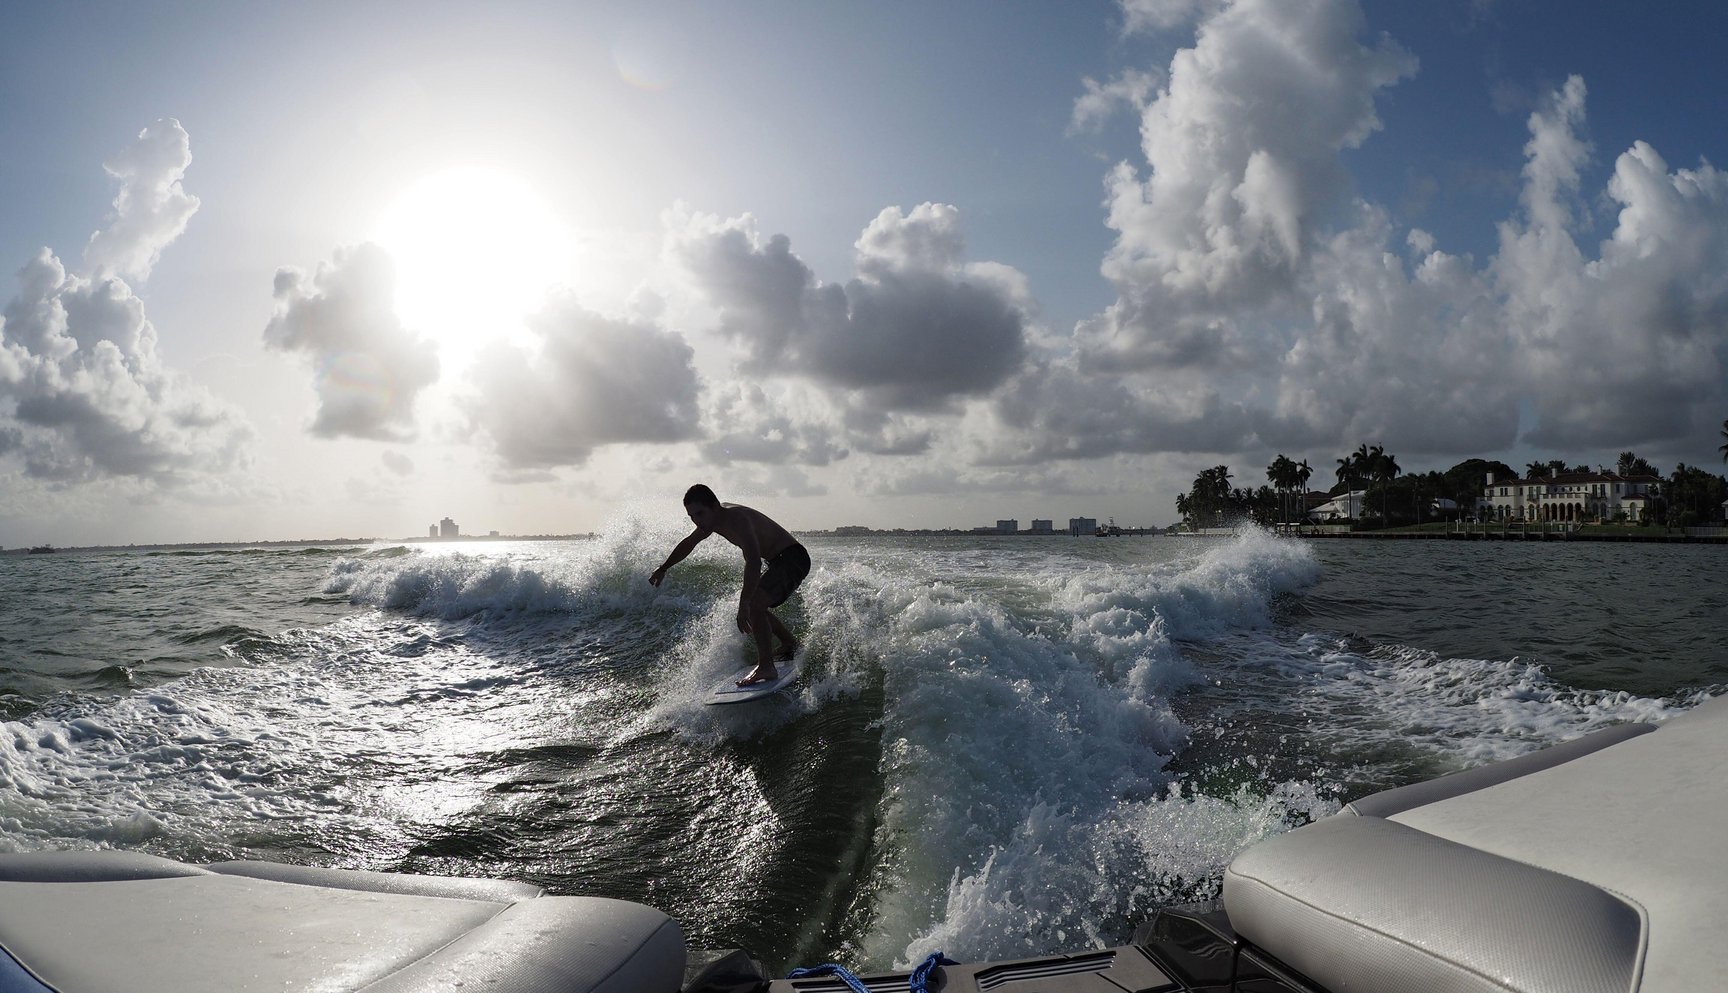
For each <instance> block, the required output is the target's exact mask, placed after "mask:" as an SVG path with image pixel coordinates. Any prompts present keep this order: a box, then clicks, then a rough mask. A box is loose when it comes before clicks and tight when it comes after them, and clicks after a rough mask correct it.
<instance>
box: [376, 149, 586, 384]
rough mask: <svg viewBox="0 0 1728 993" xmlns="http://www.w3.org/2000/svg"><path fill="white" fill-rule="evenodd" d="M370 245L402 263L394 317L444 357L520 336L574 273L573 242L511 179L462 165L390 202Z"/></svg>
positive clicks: (542, 203) (540, 201)
mask: <svg viewBox="0 0 1728 993" xmlns="http://www.w3.org/2000/svg"><path fill="white" fill-rule="evenodd" d="M372 240H373V241H375V242H377V243H378V244H379V245H381V246H383V248H384V250H385V251H387V252H389V253H390V256H391V258H393V259H394V260H395V262H396V314H397V316H398V317H399V318H401V320H402V323H403V324H405V325H406V326H407V327H408V328H409V329H410V330H412V331H415V332H418V333H420V334H424V335H427V336H429V337H430V338H432V339H433V340H434V341H435V342H437V343H438V344H439V346H440V352H441V353H442V354H443V355H444V357H446V358H455V359H458V360H460V359H461V358H463V357H466V356H470V355H472V353H473V352H474V351H475V350H477V349H479V348H480V347H481V346H482V345H484V344H485V343H486V342H489V341H492V340H494V339H497V338H499V337H503V336H509V335H513V334H515V333H517V332H518V331H519V330H520V328H521V327H522V323H523V319H524V318H525V317H526V316H527V315H528V314H530V313H532V312H533V311H535V310H537V309H539V307H540V305H541V304H542V303H543V302H544V300H545V298H546V293H547V291H548V290H549V289H550V288H552V287H553V286H554V285H556V284H558V283H559V282H560V281H561V280H563V279H565V278H566V277H567V276H568V267H569V265H570V238H569V234H568V232H566V231H565V230H564V229H563V228H562V227H561V226H560V225H559V223H558V221H557V219H556V218H555V216H554V214H553V212H552V210H551V208H550V207H549V206H548V205H547V203H546V201H545V200H543V199H542V198H541V197H540V196H538V195H537V194H536V193H535V192H534V190H533V189H532V188H530V187H529V186H528V184H526V183H524V182H523V181H522V180H521V179H519V178H517V177H516V176H514V175H513V174H511V173H509V172H506V171H503V170H499V169H493V168H487V167H477V166H465V167H461V168H451V169H446V170H444V171H441V172H436V173H433V174H431V175H428V176H426V177H424V178H422V179H420V180H418V181H416V182H414V183H413V184H411V185H409V186H408V187H407V188H405V189H404V190H403V191H402V192H401V193H400V194H398V195H397V196H396V198H395V199H394V200H392V201H391V202H390V204H389V206H388V207H386V208H385V209H384V211H383V213H382V214H380V215H379V218H378V223H377V225H376V227H375V228H374V230H373V235H372Z"/></svg>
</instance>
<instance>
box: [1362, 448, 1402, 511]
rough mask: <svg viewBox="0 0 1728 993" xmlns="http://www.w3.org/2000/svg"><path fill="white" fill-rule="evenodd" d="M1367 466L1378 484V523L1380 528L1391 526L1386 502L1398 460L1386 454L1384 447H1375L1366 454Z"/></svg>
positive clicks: (1396, 474)
mask: <svg viewBox="0 0 1728 993" xmlns="http://www.w3.org/2000/svg"><path fill="white" fill-rule="evenodd" d="M1368 466H1369V471H1370V472H1371V473H1372V474H1373V476H1374V480H1375V482H1377V483H1379V484H1380V523H1381V525H1382V526H1384V525H1388V524H1391V523H1392V517H1391V515H1390V514H1389V513H1388V512H1387V509H1386V501H1387V498H1388V497H1389V496H1390V495H1391V491H1392V480H1393V479H1395V478H1397V476H1398V473H1399V471H1400V470H1399V468H1398V458H1397V456H1394V455H1388V454H1386V449H1385V448H1384V447H1382V446H1380V445H1375V446H1374V448H1373V450H1372V451H1370V452H1369V454H1368Z"/></svg>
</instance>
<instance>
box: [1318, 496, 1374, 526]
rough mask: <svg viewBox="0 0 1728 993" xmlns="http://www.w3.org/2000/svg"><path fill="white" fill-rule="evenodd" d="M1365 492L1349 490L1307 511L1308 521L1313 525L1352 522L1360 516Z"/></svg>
mask: <svg viewBox="0 0 1728 993" xmlns="http://www.w3.org/2000/svg"><path fill="white" fill-rule="evenodd" d="M1367 493H1368V491H1367V490H1351V491H1350V492H1348V493H1340V494H1339V495H1337V496H1335V497H1332V498H1331V499H1330V500H1327V501H1326V502H1325V503H1322V504H1320V505H1319V506H1317V507H1313V508H1311V509H1310V510H1309V511H1308V520H1309V521H1311V522H1313V523H1315V524H1325V523H1327V522H1329V521H1353V520H1355V519H1356V518H1358V517H1361V516H1362V498H1363V497H1364V496H1366V495H1367Z"/></svg>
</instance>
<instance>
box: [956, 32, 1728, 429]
mask: <svg viewBox="0 0 1728 993" xmlns="http://www.w3.org/2000/svg"><path fill="white" fill-rule="evenodd" d="M1124 10H1125V11H1127V12H1128V15H1129V18H1128V20H1129V27H1130V28H1138V29H1142V30H1151V29H1169V28H1171V27H1175V26H1180V24H1181V23H1182V22H1183V20H1184V17H1186V16H1188V15H1190V14H1191V15H1193V16H1195V17H1197V18H1198V20H1199V23H1198V25H1197V27H1196V29H1195V35H1194V43H1193V46H1192V47H1191V48H1188V49H1185V50H1183V51H1181V52H1179V53H1178V54H1177V55H1176V56H1175V57H1174V59H1173V60H1172V61H1171V64H1170V67H1169V72H1168V77H1167V79H1168V82H1167V84H1166V85H1165V86H1164V88H1163V89H1161V90H1160V91H1158V92H1157V93H1156V94H1155V95H1154V96H1153V97H1152V98H1151V99H1150V100H1149V101H1148V102H1146V104H1145V106H1144V109H1143V112H1142V120H1141V124H1142V135H1143V139H1144V140H1143V149H1142V151H1143V153H1144V156H1145V159H1144V162H1143V163H1140V164H1134V163H1123V164H1121V165H1119V166H1117V167H1116V168H1115V169H1114V170H1112V172H1111V173H1110V175H1109V176H1108V178H1107V181H1106V186H1107V190H1108V199H1107V205H1108V208H1109V224H1110V226H1111V227H1112V228H1114V229H1115V231H1116V232H1117V238H1116V242H1115V244H1114V246H1113V247H1112V249H1111V250H1110V252H1109V254H1108V255H1107V257H1106V258H1105V260H1104V264H1103V272H1104V274H1105V275H1106V277H1107V278H1108V279H1109V280H1110V281H1111V283H1112V284H1113V286H1114V288H1115V290H1116V294H1117V299H1116V301H1115V302H1114V303H1113V304H1112V305H1111V306H1110V307H1109V308H1107V309H1106V310H1105V311H1104V312H1102V313H1100V314H1098V315H1097V316H1096V317H1094V318H1091V319H1089V320H1086V321H1083V322H1081V324H1080V325H1079V326H1078V327H1077V328H1076V329H1075V332H1074V335H1073V340H1072V341H1073V346H1074V347H1073V352H1072V354H1071V355H1057V356H1054V357H1052V358H1053V360H1047V361H1045V362H1043V363H1041V364H1040V365H1041V368H1039V369H1037V370H1034V371H1031V372H1028V373H1026V374H1024V375H1022V376H1021V377H1019V378H1018V379H1016V380H1015V381H1014V383H1013V385H1012V386H1011V387H1010V388H1008V389H1004V390H1002V391H1000V392H999V393H998V394H997V395H996V396H995V398H994V399H993V402H992V403H990V404H989V405H987V406H985V407H982V408H980V409H979V411H978V415H979V416H973V417H971V418H969V419H968V421H967V429H968V432H969V433H970V436H971V440H972V443H973V450H974V451H975V452H977V453H979V456H978V457H979V458H980V459H981V460H984V461H1006V462H1036V461H1038V460H1041V459H1045V458H1085V457H1096V456H1099V455H1103V454H1110V453H1115V452H1125V453H1135V452H1147V451H1157V450H1169V451H1175V450H1185V449H1196V450H1200V449H1206V448H1213V449H1215V450H1216V451H1219V452H1231V451H1241V450H1244V449H1247V450H1258V449H1278V448H1286V449H1300V448H1301V447H1304V446H1333V447H1342V448H1349V447H1352V446H1353V445H1354V444H1356V443H1357V442H1359V441H1362V440H1364V439H1368V440H1379V441H1384V442H1385V443H1387V444H1388V445H1390V446H1393V447H1394V448H1396V449H1398V450H1401V451H1404V452H1407V453H1408V452H1421V453H1428V454H1449V455H1462V454H1481V453H1482V452H1485V451H1495V450H1505V449H1507V448H1510V447H1513V446H1514V445H1516V444H1520V443H1522V444H1529V445H1532V446H1537V447H1540V448H1546V449H1551V450H1561V451H1565V450H1573V451H1584V450H1618V449H1623V448H1627V447H1632V446H1643V445H1658V446H1659V445H1661V444H1664V443H1665V442H1668V441H1671V440H1675V439H1679V438H1681V437H1684V436H1686V435H1687V434H1688V433H1704V434H1708V432H1707V431H1706V430H1705V429H1707V428H1708V427H1709V426H1710V425H1711V424H1714V423H1716V422H1718V421H1719V420H1720V417H1721V411H1722V410H1723V409H1728V375H1725V373H1728V370H1725V368H1724V363H1725V361H1728V278H1724V277H1723V275H1722V274H1723V273H1724V272H1728V174H1725V173H1724V172H1722V171H1721V170H1718V169H1717V168H1715V167H1714V166H1712V165H1711V164H1710V163H1708V162H1700V163H1699V164H1698V165H1697V166H1696V167H1695V168H1679V169H1676V168H1673V167H1671V166H1670V165H1669V164H1668V163H1667V161H1665V160H1664V159H1663V157H1662V156H1661V155H1660V154H1659V153H1658V152H1657V151H1656V149H1654V148H1653V147H1651V146H1650V145H1648V144H1647V143H1644V142H1636V143H1634V144H1633V146H1632V147H1631V148H1630V149H1628V150H1626V151H1625V152H1623V153H1621V154H1620V155H1619V156H1618V157H1617V158H1616V159H1615V160H1614V163H1613V165H1614V168H1613V174H1612V178H1611V179H1610V180H1609V181H1608V183H1607V185H1606V188H1605V189H1603V190H1593V189H1587V188H1585V186H1584V182H1585V180H1584V177H1585V176H1586V175H1587V174H1588V167H1589V166H1590V165H1591V163H1592V159H1593V155H1594V149H1593V147H1592V145H1591V142H1590V140H1589V137H1588V132H1587V126H1586V125H1587V119H1588V115H1587V106H1586V105H1587V96H1588V91H1587V88H1586V86H1585V84H1584V81H1583V80H1582V79H1580V78H1572V79H1569V80H1568V81H1566V82H1565V83H1564V84H1563V85H1562V86H1560V87H1559V88H1558V89H1556V90H1555V91H1553V92H1552V93H1549V94H1547V95H1546V96H1544V97H1542V98H1540V99H1536V100H1533V101H1532V102H1531V104H1530V105H1532V106H1534V108H1535V109H1534V110H1533V111H1532V112H1530V114H1529V117H1528V121H1527V127H1528V134H1529V138H1528V140H1527V142H1526V143H1525V146H1524V148H1523V153H1524V168H1523V171H1522V173H1521V176H1520V178H1519V191H1518V192H1519V196H1518V206H1517V209H1516V211H1515V212H1514V213H1513V214H1512V215H1511V216H1509V217H1507V218H1506V219H1505V220H1504V221H1502V222H1501V223H1500V224H1499V226H1498V236H1499V237H1498V244H1497V249H1496V251H1495V253H1494V254H1493V256H1492V257H1491V258H1489V259H1487V260H1486V261H1485V262H1478V261H1477V260H1476V259H1474V258H1472V257H1470V256H1467V255H1457V254H1453V253H1449V252H1447V251H1446V250H1445V249H1444V248H1443V247H1442V246H1441V245H1439V243H1438V240H1437V239H1436V238H1435V237H1434V236H1433V235H1432V234H1430V233H1428V232H1426V231H1422V230H1420V229H1409V230H1401V229H1399V228H1398V227H1397V225H1396V224H1395V223H1394V222H1393V220H1392V215H1391V213H1390V212H1389V211H1388V210H1387V209H1385V208H1384V207H1382V206H1380V205H1377V204H1374V203H1371V202H1368V201H1366V200H1364V199H1363V198H1362V197H1361V196H1360V194H1359V193H1358V192H1357V191H1356V189H1355V188H1354V185H1353V183H1352V182H1351V178H1350V176H1349V175H1348V173H1347V171H1346V169H1345V163H1344V158H1343V153H1344V152H1345V151H1346V150H1347V149H1350V148H1354V147H1356V146H1357V145H1359V144H1361V143H1362V142H1364V141H1366V140H1369V139H1370V137H1371V136H1372V134H1373V133H1374V131H1375V130H1376V129H1378V128H1379V127H1380V122H1379V118H1378V116H1377V114H1376V111H1375V105H1374V104H1375V100H1376V98H1377V95H1378V94H1379V93H1381V92H1382V91H1383V90H1385V89H1386V88H1387V87H1390V86H1393V85H1395V84H1397V83H1398V82H1399V81H1400V80H1402V79H1403V78H1404V77H1406V76H1408V75H1410V74H1411V73H1413V72H1414V71H1415V69H1416V61H1415V59H1414V58H1412V57H1411V56H1409V55H1408V54H1406V53H1405V52H1404V51H1403V50H1402V49H1401V48H1400V47H1399V46H1398V45H1397V44H1396V43H1395V42H1393V41H1391V40H1389V39H1386V38H1366V37H1365V36H1366V35H1367V31H1366V25H1365V22H1364V19H1363V16H1362V13H1361V10H1360V9H1359V7H1358V5H1357V4H1356V3H1355V2H1354V0H1300V2H1283V0H1277V2H1273V0H1238V2H1234V3H1229V4H1185V3H1152V2H1133V0H1130V2H1126V3H1124ZM1100 93H1102V89H1100ZM1100 99H1102V97H1100ZM1599 204H1612V205H1613V206H1614V207H1615V208H1616V209H1617V211H1618V212H1617V214H1616V215H1615V216H1614V217H1613V223H1612V225H1611V226H1610V228H1609V229H1608V230H1607V231H1606V236H1605V237H1604V236H1594V237H1593V236H1592V232H1594V231H1597V230H1599V229H1598V224H1599V221H1600V219H1599V218H1598V217H1595V216H1593V212H1592V209H1591V208H1592V205H1599ZM1196 383H1204V384H1206V387H1205V388H1204V389H1202V388H1199V387H1197V386H1196V385H1195V384H1196ZM1521 423H1524V424H1525V425H1526V426H1527V428H1528V430H1527V432H1526V433H1525V434H1524V435H1523V436H1522V437H1520V435H1519V430H1520V424H1521Z"/></svg>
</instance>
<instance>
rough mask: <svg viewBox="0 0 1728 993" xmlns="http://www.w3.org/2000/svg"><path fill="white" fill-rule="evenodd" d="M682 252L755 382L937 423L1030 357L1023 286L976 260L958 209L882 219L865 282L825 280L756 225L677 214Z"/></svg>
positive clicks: (863, 248) (860, 263)
mask: <svg viewBox="0 0 1728 993" xmlns="http://www.w3.org/2000/svg"><path fill="white" fill-rule="evenodd" d="M668 224H669V227H670V228H671V230H670V231H669V235H670V239H669V240H670V244H671V251H672V253H673V255H674V256H675V257H676V258H677V259H678V260H679V261H680V262H681V263H682V264H683V265H684V266H685V267H686V268H687V269H688V271H689V272H690V273H691V274H693V276H694V277H695V280H696V283H697V286H698V288H699V290H700V291H701V292H702V293H703V294H704V295H705V296H706V297H707V298H708V299H709V300H710V301H711V302H712V303H713V304H714V305H715V306H716V307H717V308H718V309H719V312H720V333H721V334H722V335H723V336H724V337H725V338H726V339H728V340H729V341H731V342H732V343H733V344H734V345H735V346H737V347H738V349H739V350H740V352H741V354H742V365H741V368H742V370H743V371H744V372H745V373H747V374H750V375H757V376H782V377H801V378H805V379H808V380H810V381H813V382H815V383H818V384H821V385H823V386H825V387H828V388H831V389H836V390H841V391H846V392H847V393H848V399H847V406H849V407H851V408H856V409H858V410H861V411H867V412H872V413H877V414H892V413H907V412H912V413H920V412H921V413H936V412H947V411H952V410H954V409H955V405H956V401H958V400H960V399H961V398H964V397H972V396H982V395H985V394H988V393H989V392H990V391H992V390H994V389H995V388H997V387H998V386H1000V385H1001V384H1002V383H1003V382H1005V381H1006V380H1007V379H1008V377H1010V376H1012V375H1013V374H1014V373H1015V372H1016V371H1017V370H1018V369H1019V367H1020V365H1021V363H1022V361H1023V360H1024V359H1025V356H1026V353H1027V345H1026V340H1027V317H1026V308H1027V305H1028V299H1027V298H1028V295H1027V293H1026V290H1025V285H1024V279H1023V278H1022V277H1020V275H1019V274H1018V273H1017V272H1016V271H1015V270H1013V269H1011V268H1009V267H1007V266H1003V265H1000V264H989V263H980V264H967V263H965V262H964V261H963V258H962V257H963V254H964V249H965V240H964V237H963V234H962V231H961V226H960V215H959V211H958V210H956V209H955V208H953V207H951V206H947V205H944V204H934V203H926V204H922V205H920V206H918V207H915V208H913V209H912V210H911V211H910V212H903V211H901V210H900V209H899V208H895V207H889V208H886V209H884V210H883V211H882V212H881V213H880V214H878V215H877V217H876V218H875V219H874V220H872V221H871V222H870V224H869V226H868V227H866V228H865V230H864V232H863V234H862V235H861V236H860V237H859V239H858V242H857V244H856V245H855V249H856V265H857V275H856V276H855V278H853V279H851V280H849V281H848V282H846V283H845V284H834V283H824V282H822V281H820V280H819V279H817V278H816V276H815V274H814V273H813V272H812V271H811V270H810V268H809V267H808V266H807V265H806V264H805V263H804V262H803V260H801V259H799V258H798V256H796V255H795V254H793V252H792V250H791V244H790V242H789V240H788V239H787V238H786V237H785V236H783V235H776V236H774V237H772V238H768V239H764V238H762V237H761V236H760V235H759V234H758V233H757V231H756V229H755V224H754V221H753V220H752V219H751V218H750V217H748V216H744V217H739V218H734V219H731V220H726V221H722V220H719V219H717V218H713V217H707V216H689V215H681V214H674V215H670V216H669V218H668Z"/></svg>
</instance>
